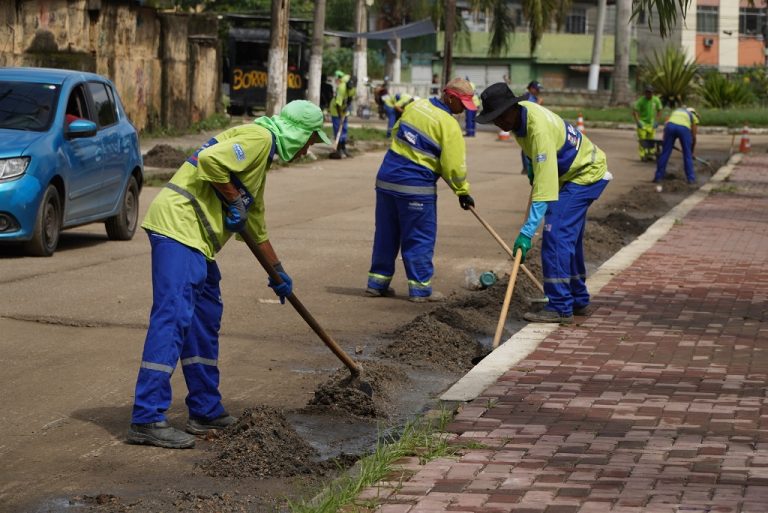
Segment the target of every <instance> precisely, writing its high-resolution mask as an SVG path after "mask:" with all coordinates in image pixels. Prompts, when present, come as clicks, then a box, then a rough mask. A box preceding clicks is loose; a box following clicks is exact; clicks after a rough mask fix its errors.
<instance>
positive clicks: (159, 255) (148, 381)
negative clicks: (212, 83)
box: [128, 100, 331, 449]
mask: <svg viewBox="0 0 768 513" xmlns="http://www.w3.org/2000/svg"><path fill="white" fill-rule="evenodd" d="M321 141H322V142H325V143H326V144H331V141H330V139H329V138H328V136H327V135H326V134H325V133H324V132H323V113H322V111H321V110H320V108H319V107H317V106H316V105H314V104H312V103H310V102H308V101H306V100H296V101H293V102H290V103H289V104H287V105H286V106H285V107H284V108H283V109H282V111H281V112H280V114H278V115H275V116H272V117H267V116H264V117H260V118H258V119H256V120H255V121H254V122H253V123H252V124H249V125H242V126H236V127H233V128H230V129H228V130H225V131H224V132H222V133H220V134H218V135H217V136H216V137H214V138H212V139H210V140H209V141H208V142H206V143H205V144H204V145H203V146H202V147H201V148H200V149H198V150H197V151H196V152H195V153H194V154H193V155H192V156H190V157H189V158H188V159H187V161H186V162H184V163H183V164H182V165H181V167H180V168H179V169H178V171H176V173H175V174H174V175H173V177H172V178H171V180H170V181H169V182H168V184H167V185H166V186H165V187H164V188H162V189H161V190H160V192H159V193H158V194H157V196H156V197H155V199H154V201H153V202H152V204H151V205H150V206H149V210H148V211H147V215H146V217H145V219H144V222H143V224H142V228H144V229H145V230H146V231H147V233H148V235H149V241H150V245H151V247H152V289H153V303H152V311H151V313H150V317H149V328H148V330H147V336H146V339H145V342H144V352H143V355H142V359H141V365H140V369H139V375H138V379H137V382H136V394H135V400H134V406H133V413H132V419H131V426H130V429H129V431H128V441H129V442H131V443H138V444H147V445H155V446H158V447H165V448H172V449H182V448H187V447H192V446H193V445H194V443H195V437H194V436H192V435H204V434H206V433H208V432H210V431H212V430H217V429H222V428H224V427H226V426H228V425H230V424H232V423H233V422H234V421H235V418H234V417H232V416H230V415H229V414H228V413H227V411H226V410H225V409H224V406H223V405H222V403H221V394H220V393H219V369H218V366H217V362H218V347H219V341H218V332H219V327H220V325H221V317H222V312H223V305H222V302H221V291H220V289H219V281H220V279H221V274H220V273H219V268H218V266H217V264H216V260H215V257H216V254H217V253H218V252H219V251H220V250H221V248H222V246H224V244H225V243H226V242H227V241H228V240H229V239H230V238H231V236H232V234H233V233H238V232H242V231H246V230H247V231H248V232H249V234H250V235H251V236H252V237H253V239H255V240H256V242H257V243H258V245H259V247H260V248H261V250H262V252H263V253H264V254H265V255H266V256H267V258H268V259H269V261H270V262H271V263H272V265H273V266H274V268H275V270H276V271H277V272H278V274H279V275H280V277H281V278H282V281H283V283H280V284H278V283H276V282H274V281H272V279H271V278H270V280H269V286H270V287H271V288H272V289H273V290H274V291H275V293H276V294H277V295H278V296H279V297H280V300H281V302H285V298H286V297H287V296H289V295H290V294H291V287H292V281H291V278H290V277H289V276H288V274H287V273H286V271H285V269H284V268H283V266H282V264H281V263H280V260H279V259H278V257H277V254H276V253H275V250H274V249H273V248H272V244H271V243H270V241H269V237H268V235H267V227H266V224H265V221H264V213H265V206H264V185H265V181H266V176H267V171H268V170H269V167H270V163H271V162H272V159H273V157H274V156H275V155H279V156H280V159H281V160H283V161H285V162H290V161H292V160H295V159H296V158H298V157H300V156H302V155H304V154H306V153H307V150H308V149H309V146H310V145H312V144H314V143H317V142H321ZM179 359H181V366H182V370H183V372H184V378H185V381H186V383H187V388H188V389H189V394H188V396H187V399H186V404H187V407H188V409H189V420H188V421H187V425H186V431H187V432H186V433H185V432H184V431H182V430H180V429H176V428H174V427H172V426H171V425H170V424H169V423H168V421H167V420H166V417H165V412H166V410H167V409H168V407H169V406H170V404H171V385H170V379H171V375H172V374H173V371H174V370H175V368H176V364H177V362H178V361H179Z"/></svg>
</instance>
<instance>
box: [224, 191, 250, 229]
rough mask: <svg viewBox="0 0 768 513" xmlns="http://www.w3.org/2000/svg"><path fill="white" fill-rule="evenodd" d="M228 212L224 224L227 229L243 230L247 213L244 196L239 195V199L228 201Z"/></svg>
mask: <svg viewBox="0 0 768 513" xmlns="http://www.w3.org/2000/svg"><path fill="white" fill-rule="evenodd" d="M226 212H227V215H226V217H225V218H224V226H225V227H226V228H227V230H229V231H230V232H242V231H243V229H245V217H246V215H247V212H246V210H245V203H243V198H242V197H241V196H239V195H238V196H237V199H235V200H234V201H232V202H230V203H227V208H226Z"/></svg>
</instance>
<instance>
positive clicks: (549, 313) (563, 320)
mask: <svg viewBox="0 0 768 513" xmlns="http://www.w3.org/2000/svg"><path fill="white" fill-rule="evenodd" d="M523 319H525V320H526V321H528V322H558V323H560V324H571V323H572V322H573V315H562V314H560V313H559V312H555V311H554V310H547V309H544V310H541V311H540V312H527V313H526V314H525V315H523Z"/></svg>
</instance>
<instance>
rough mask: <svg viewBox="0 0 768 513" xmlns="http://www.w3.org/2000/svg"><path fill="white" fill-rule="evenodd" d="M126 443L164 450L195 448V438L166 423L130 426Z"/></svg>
mask: <svg viewBox="0 0 768 513" xmlns="http://www.w3.org/2000/svg"><path fill="white" fill-rule="evenodd" d="M128 443H131V444H144V445H154V446H155V447H163V448H165V449H188V448H190V447H194V446H195V437H194V436H192V435H188V434H187V433H185V432H184V431H182V430H180V429H176V428H175V427H173V426H171V425H170V424H168V421H165V420H164V421H162V422H152V423H150V424H131V427H130V428H129V429H128Z"/></svg>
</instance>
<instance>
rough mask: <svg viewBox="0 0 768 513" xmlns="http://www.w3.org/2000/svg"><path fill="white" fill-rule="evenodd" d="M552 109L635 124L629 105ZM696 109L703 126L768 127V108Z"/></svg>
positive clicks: (588, 118)
mask: <svg viewBox="0 0 768 513" xmlns="http://www.w3.org/2000/svg"><path fill="white" fill-rule="evenodd" d="M551 110H552V111H553V112H556V113H557V114H558V115H559V116H560V117H562V118H563V119H566V120H568V121H571V122H573V123H575V122H576V119H577V118H578V116H579V113H581V114H582V115H583V116H584V121H585V122H586V123H587V124H588V123H589V121H603V122H613V123H630V124H634V120H633V118H632V109H631V108H629V107H606V108H602V109H595V108H584V109H579V108H559V107H552V108H551ZM696 111H697V112H698V113H699V114H700V116H701V125H702V126H726V127H729V128H741V127H742V126H744V123H748V124H749V126H751V127H768V109H759V108H754V107H741V108H737V109H705V108H696ZM671 112H672V110H671V109H664V112H663V113H662V119H666V117H667V116H668V115H669V114H670V113H671Z"/></svg>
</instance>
